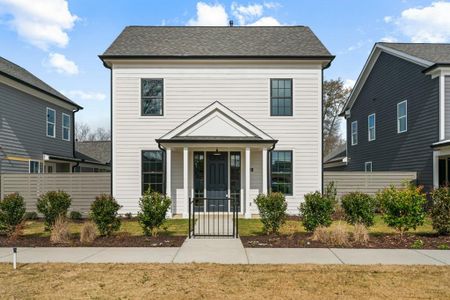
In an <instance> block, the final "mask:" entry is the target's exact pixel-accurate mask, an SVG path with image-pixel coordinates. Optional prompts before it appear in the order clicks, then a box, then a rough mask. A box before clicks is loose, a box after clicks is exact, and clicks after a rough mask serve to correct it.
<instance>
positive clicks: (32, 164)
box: [28, 160, 41, 173]
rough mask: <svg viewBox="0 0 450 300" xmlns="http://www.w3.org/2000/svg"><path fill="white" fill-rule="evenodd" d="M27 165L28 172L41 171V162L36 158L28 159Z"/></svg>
mask: <svg viewBox="0 0 450 300" xmlns="http://www.w3.org/2000/svg"><path fill="white" fill-rule="evenodd" d="M28 167H29V169H28V170H29V172H30V173H41V163H40V161H38V160H30V161H29V165H28Z"/></svg>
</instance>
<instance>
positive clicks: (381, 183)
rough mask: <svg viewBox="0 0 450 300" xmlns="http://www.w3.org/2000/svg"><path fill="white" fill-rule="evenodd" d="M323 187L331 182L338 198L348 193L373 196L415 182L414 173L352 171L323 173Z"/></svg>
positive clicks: (415, 176)
mask: <svg viewBox="0 0 450 300" xmlns="http://www.w3.org/2000/svg"><path fill="white" fill-rule="evenodd" d="M323 177H324V186H326V185H327V184H328V183H330V182H331V181H334V185H335V187H336V190H337V194H338V196H339V197H340V196H342V195H344V194H347V193H349V192H355V191H359V192H364V193H367V194H370V195H374V194H375V193H376V192H377V191H379V190H380V189H383V188H385V187H388V186H390V185H394V186H396V187H400V186H402V184H403V183H405V182H411V181H415V180H416V179H417V174H416V172H396V171H395V172H394V171H389V172H352V171H326V172H324V176H323Z"/></svg>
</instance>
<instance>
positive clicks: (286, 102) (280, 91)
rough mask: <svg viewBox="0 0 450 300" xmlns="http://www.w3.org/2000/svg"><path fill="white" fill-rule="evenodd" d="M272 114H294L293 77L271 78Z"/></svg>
mask: <svg viewBox="0 0 450 300" xmlns="http://www.w3.org/2000/svg"><path fill="white" fill-rule="evenodd" d="M270 115H271V116H292V79H271V80H270Z"/></svg>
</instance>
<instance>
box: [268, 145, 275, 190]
mask: <svg viewBox="0 0 450 300" xmlns="http://www.w3.org/2000/svg"><path fill="white" fill-rule="evenodd" d="M275 144H276V143H273V144H272V147H270V149H267V173H268V174H267V194H269V193H270V191H271V190H272V185H271V179H270V174H271V173H272V164H271V160H270V158H271V157H272V151H273V149H275Z"/></svg>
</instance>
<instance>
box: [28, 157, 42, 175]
mask: <svg viewBox="0 0 450 300" xmlns="http://www.w3.org/2000/svg"><path fill="white" fill-rule="evenodd" d="M31 162H37V163H38V172H37V173H31ZM41 171H42V170H41V161H39V160H37V159H29V160H28V173H29V174H40V173H41Z"/></svg>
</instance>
